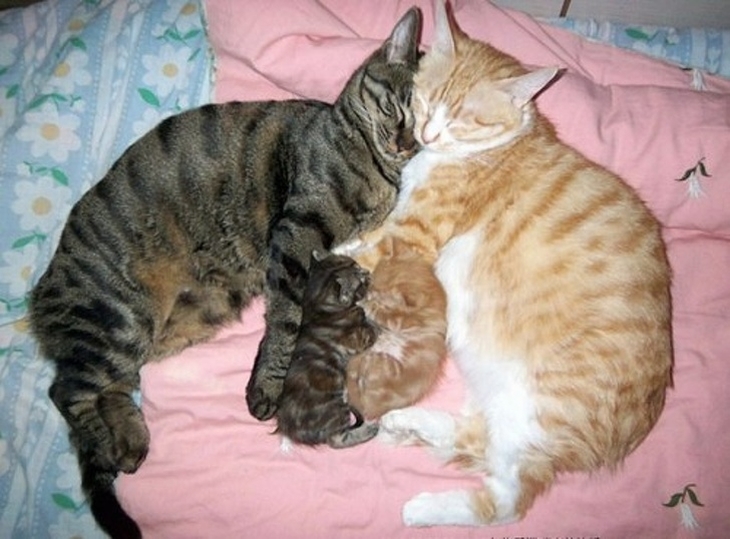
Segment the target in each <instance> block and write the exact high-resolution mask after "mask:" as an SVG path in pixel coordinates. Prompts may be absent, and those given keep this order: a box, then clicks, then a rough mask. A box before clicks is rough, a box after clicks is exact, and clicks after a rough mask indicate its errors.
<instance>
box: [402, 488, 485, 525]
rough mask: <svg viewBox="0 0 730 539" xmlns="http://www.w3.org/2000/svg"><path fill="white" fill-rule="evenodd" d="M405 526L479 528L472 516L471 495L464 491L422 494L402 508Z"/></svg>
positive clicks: (477, 520) (473, 515) (477, 522)
mask: <svg viewBox="0 0 730 539" xmlns="http://www.w3.org/2000/svg"><path fill="white" fill-rule="evenodd" d="M402 517H403V523H404V524H405V525H406V526H415V527H423V526H479V525H481V524H483V523H482V522H480V521H479V519H478V518H477V516H476V515H475V514H474V509H473V506H472V502H471V494H470V493H469V492H468V491H465V490H450V491H447V492H436V493H433V492H422V493H421V494H418V495H417V496H414V497H413V498H411V499H410V500H408V501H407V502H406V504H405V505H404V506H403V512H402Z"/></svg>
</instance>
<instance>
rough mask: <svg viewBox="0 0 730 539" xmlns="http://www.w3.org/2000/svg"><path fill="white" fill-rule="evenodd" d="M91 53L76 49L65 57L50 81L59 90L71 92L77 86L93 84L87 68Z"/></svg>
mask: <svg viewBox="0 0 730 539" xmlns="http://www.w3.org/2000/svg"><path fill="white" fill-rule="evenodd" d="M88 63H89V55H88V54H86V53H85V52H83V51H81V50H78V49H75V50H73V51H71V52H70V53H69V54H68V55H67V56H66V57H65V58H63V59H62V60H61V61H60V62H59V63H58V65H57V66H56V68H55V69H54V70H53V76H52V77H51V79H50V81H49V83H50V84H51V85H52V86H53V87H54V88H56V89H58V91H60V92H63V93H66V94H71V93H73V91H74V89H75V88H76V87H77V86H88V85H89V84H91V73H89V71H88V70H87V69H86V66H87V65H88Z"/></svg>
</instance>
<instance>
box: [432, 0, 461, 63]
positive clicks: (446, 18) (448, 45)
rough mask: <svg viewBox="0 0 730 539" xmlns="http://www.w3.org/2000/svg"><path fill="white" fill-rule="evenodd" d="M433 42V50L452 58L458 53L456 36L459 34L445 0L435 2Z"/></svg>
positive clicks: (434, 0)
mask: <svg viewBox="0 0 730 539" xmlns="http://www.w3.org/2000/svg"><path fill="white" fill-rule="evenodd" d="M433 13H434V20H433V42H432V43H431V50H432V51H436V52H439V53H441V54H443V55H445V56H448V57H452V56H453V55H454V53H455V51H456V43H455V42H454V34H455V33H458V32H459V29H458V27H457V26H456V23H455V22H454V21H453V17H452V16H451V15H450V14H449V11H448V8H447V6H446V1H445V0H433Z"/></svg>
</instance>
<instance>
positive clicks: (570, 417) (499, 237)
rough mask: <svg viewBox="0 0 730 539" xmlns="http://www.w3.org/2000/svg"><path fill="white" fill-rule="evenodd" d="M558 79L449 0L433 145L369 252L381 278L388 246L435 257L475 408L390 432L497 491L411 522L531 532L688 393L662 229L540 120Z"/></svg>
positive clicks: (439, 39) (430, 56) (436, 73)
mask: <svg viewBox="0 0 730 539" xmlns="http://www.w3.org/2000/svg"><path fill="white" fill-rule="evenodd" d="M555 74H556V69H538V70H536V71H532V72H530V71H528V70H526V69H525V68H524V67H522V66H521V65H520V64H519V63H518V62H517V61H516V60H515V59H513V58H511V57H510V56H507V55H506V54H503V53H501V52H500V51H497V50H495V49H494V48H492V47H491V46H489V45H486V44H484V43H481V42H478V41H475V40H472V39H470V38H469V37H468V36H466V35H465V34H464V33H463V32H462V31H461V30H459V29H458V27H456V25H455V23H454V22H453V20H452V19H451V18H450V17H449V16H448V15H447V14H446V10H445V7H444V6H443V5H441V3H440V1H439V2H437V6H436V23H435V37H434V41H433V44H432V46H431V49H430V51H429V52H428V53H427V54H426V55H425V57H424V58H423V59H422V61H421V66H420V69H419V73H418V74H417V77H416V84H415V94H414V98H413V99H414V105H413V106H414V109H415V114H416V137H417V139H418V140H419V142H421V143H422V145H423V147H424V149H423V150H422V151H421V152H420V153H419V154H418V155H417V156H416V157H415V158H414V159H413V160H412V161H411V163H410V164H409V165H408V166H407V167H406V170H405V171H404V173H403V186H404V188H403V191H402V193H401V198H400V199H399V202H398V205H397V206H396V209H395V211H394V213H393V214H392V216H391V217H390V218H389V220H388V221H386V224H385V226H384V227H382V228H381V229H379V230H378V231H377V232H376V233H375V234H372V235H370V236H366V237H365V238H363V244H362V245H361V246H360V248H359V249H357V250H356V251H355V253H354V254H355V258H356V259H357V261H358V262H359V263H360V264H361V265H364V266H365V267H368V268H369V269H372V266H373V265H374V264H375V263H376V262H377V259H378V258H379V252H380V249H379V247H378V238H379V237H381V236H386V237H388V236H396V237H399V238H401V240H402V241H405V242H409V243H410V244H411V245H412V248H414V249H417V250H419V251H420V252H421V253H422V254H423V256H425V257H427V259H430V260H433V261H435V263H436V269H437V274H438V276H439V279H440V280H441V282H442V284H443V285H444V289H445V290H446V293H447V296H448V341H449V348H450V351H451V354H452V356H453V358H454V360H455V361H456V362H457V364H458V366H459V368H460V370H461V372H462V374H463V376H464V378H465V381H466V384H467V388H468V390H469V393H470V395H469V397H470V411H469V412H468V413H465V414H463V415H460V416H452V415H450V414H448V413H446V412H442V411H433V410H424V409H420V408H406V409H403V410H396V411H393V412H390V413H388V414H386V415H385V416H384V417H383V418H382V420H381V432H383V433H384V434H385V435H386V436H389V437H391V438H393V439H395V440H396V441H399V442H404V443H425V444H427V445H430V446H432V447H434V448H435V449H437V451H438V452H439V453H441V454H442V455H444V456H446V457H447V458H450V459H451V460H453V461H454V462H456V463H457V464H460V465H462V466H463V467H464V468H466V469H468V470H469V471H472V472H475V473H478V474H481V475H482V476H483V483H482V486H481V488H479V489H477V490H475V491H468V490H455V491H449V492H441V493H422V494H419V495H417V496H416V497H414V498H413V499H411V500H410V501H409V502H408V503H407V504H406V505H405V507H404V509H403V518H404V521H405V523H406V524H408V525H414V526H430V525H480V524H497V523H506V522H510V521H514V520H517V519H520V518H521V517H523V516H524V514H525V512H526V511H527V510H528V509H529V508H530V506H531V505H532V504H533V501H534V499H535V497H536V496H537V495H538V494H540V493H542V492H544V491H545V490H547V489H548V488H549V487H550V485H551V484H552V483H553V480H554V478H555V476H556V474H557V473H559V472H563V471H591V470H595V469H597V468H599V467H604V466H605V467H608V468H613V467H616V466H617V465H618V464H619V463H620V462H621V461H622V460H623V459H624V457H626V456H627V455H628V454H629V453H631V451H632V450H634V449H635V448H636V447H637V446H638V445H639V443H641V441H642V440H643V439H644V438H645V437H646V436H647V434H648V433H649V431H650V429H651V428H652V427H653V426H654V424H655V423H656V421H657V418H658V417H659V414H660V412H661V410H662V408H663V405H664V399H665V392H666V389H667V388H668V387H669V386H670V385H671V365H672V350H671V330H670V323H671V315H670V310H671V309H670V295H669V288H670V269H669V266H668V263H667V258H666V254H665V247H664V244H663V242H662V239H661V233H660V226H659V224H658V222H657V221H656V219H655V218H654V217H653V216H652V215H651V213H650V212H649V211H648V209H647V208H646V207H645V205H644V204H643V203H642V202H641V200H640V199H639V198H638V196H637V195H636V194H635V193H634V191H633V190H632V189H631V188H630V187H629V186H628V185H627V184H625V183H624V182H623V181H622V180H621V179H619V178H618V177H616V176H615V175H613V174H612V173H610V172H608V171H607V170H605V169H604V168H602V167H600V166H598V165H596V164H595V163H592V162H590V161H589V160H588V159H586V158H585V157H583V156H582V155H580V154H579V153H578V152H576V151H574V150H573V149H571V148H569V147H567V146H566V145H564V144H562V143H561V142H560V141H559V140H558V138H557V136H556V134H555V132H554V129H553V127H552V126H551V125H550V124H549V123H548V121H547V120H546V119H545V118H544V117H543V116H542V115H540V113H539V112H538V111H537V110H536V108H535V106H534V104H533V103H532V98H533V97H534V95H535V94H536V93H537V92H539V91H540V90H541V89H543V87H544V86H545V85H546V84H548V83H549V82H550V81H551V79H552V78H553V77H554V76H555ZM386 243H387V242H386ZM373 246H374V247H373ZM351 252H352V251H351Z"/></svg>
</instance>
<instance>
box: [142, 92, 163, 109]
mask: <svg viewBox="0 0 730 539" xmlns="http://www.w3.org/2000/svg"><path fill="white" fill-rule="evenodd" d="M137 91H138V92H139V95H140V96H141V97H142V99H143V100H144V101H145V102H146V103H148V104H150V105H152V106H154V107H159V106H160V100H159V99H157V96H156V95H155V94H154V93H153V92H152V91H150V90H148V89H147V88H138V89H137Z"/></svg>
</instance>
